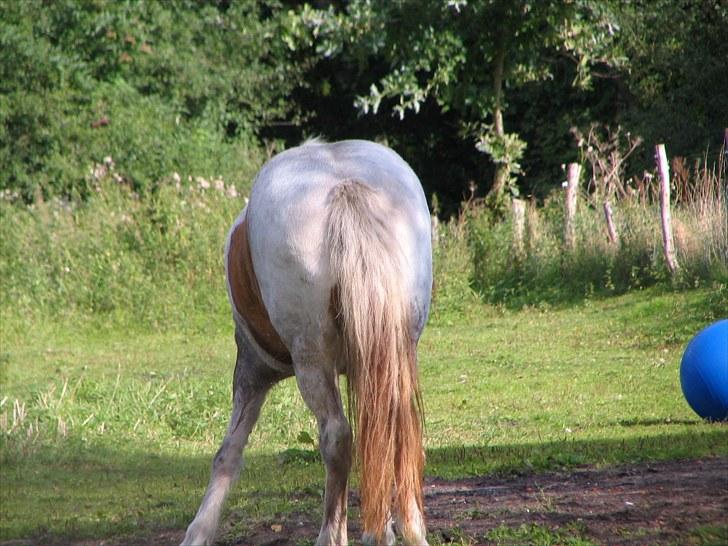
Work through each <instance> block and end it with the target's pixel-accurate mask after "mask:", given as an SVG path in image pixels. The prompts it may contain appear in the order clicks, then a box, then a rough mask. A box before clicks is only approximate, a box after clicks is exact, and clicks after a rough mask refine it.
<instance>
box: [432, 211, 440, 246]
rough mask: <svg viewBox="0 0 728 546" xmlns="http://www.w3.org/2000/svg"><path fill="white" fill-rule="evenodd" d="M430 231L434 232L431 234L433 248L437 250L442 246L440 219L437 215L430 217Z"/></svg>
mask: <svg viewBox="0 0 728 546" xmlns="http://www.w3.org/2000/svg"><path fill="white" fill-rule="evenodd" d="M430 229H431V230H432V231H431V232H430V233H431V237H432V248H437V246H438V245H439V244H440V219H439V218H438V217H437V214H431V215H430Z"/></svg>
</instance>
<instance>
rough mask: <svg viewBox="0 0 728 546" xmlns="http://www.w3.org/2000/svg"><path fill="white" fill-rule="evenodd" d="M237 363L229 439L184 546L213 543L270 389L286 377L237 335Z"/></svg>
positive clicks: (216, 460) (215, 463) (223, 445)
mask: <svg viewBox="0 0 728 546" xmlns="http://www.w3.org/2000/svg"><path fill="white" fill-rule="evenodd" d="M235 340H236V342H237V345H238V356H237V363H236V365H235V376H234V379H233V411H232V416H231V417H230V424H229V426H228V430H227V433H226V434H225V438H224V440H223V442H222V445H221V446H220V449H219V450H218V452H217V454H216V455H215V458H214V459H213V461H212V475H211V477H210V483H209V484H208V486H207V491H206V492H205V496H204V498H203V499H202V503H201V504H200V508H199V510H198V511H197V515H196V516H195V519H194V520H193V521H192V523H190V526H189V527H188V528H187V533H186V534H185V538H184V541H183V542H182V544H183V546H193V545H194V546H198V545H209V544H212V542H213V540H214V538H215V531H216V530H217V525H218V522H219V520H220V513H221V512H222V507H223V503H224V501H225V497H226V496H227V493H228V491H229V490H230V487H231V486H232V485H233V483H235V480H236V479H237V477H238V474H239V472H240V467H241V464H242V451H243V448H244V447H245V444H246V443H247V441H248V436H249V435H250V431H251V430H252V429H253V426H254V425H255V422H256V421H257V420H258V415H259V414H260V408H261V406H262V405H263V401H264V400H265V396H266V394H267V393H268V390H269V389H270V388H271V387H272V386H273V385H274V384H275V383H276V382H277V381H278V380H279V379H282V375H281V374H280V373H279V372H275V371H274V370H272V369H271V368H269V367H267V366H266V365H265V364H264V363H262V362H261V361H260V359H259V358H258V357H257V355H256V354H255V352H254V351H253V350H252V348H250V346H249V345H248V343H247V342H246V341H245V340H244V339H243V338H242V336H241V335H240V332H236V335H235Z"/></svg>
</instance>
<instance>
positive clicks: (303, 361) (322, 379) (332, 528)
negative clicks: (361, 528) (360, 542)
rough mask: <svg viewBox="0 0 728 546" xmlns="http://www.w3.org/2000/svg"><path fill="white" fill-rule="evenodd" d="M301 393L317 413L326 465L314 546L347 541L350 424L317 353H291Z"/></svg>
mask: <svg viewBox="0 0 728 546" xmlns="http://www.w3.org/2000/svg"><path fill="white" fill-rule="evenodd" d="M294 366H295V368H296V380H297V381H298V387H299V389H300V391H301V396H302V397H303V399H304V401H305V402H306V404H307V405H308V407H309V408H310V409H311V411H312V412H313V414H314V415H315V416H316V421H317V422H318V428H319V445H320V449H321V456H322V457H323V460H324V464H325V465H326V491H325V493H324V519H323V522H322V524H321V531H320V532H319V536H318V540H317V541H316V546H324V545H326V546H341V545H343V544H347V530H346V503H347V480H348V477H349V470H350V468H351V443H352V442H351V427H350V426H349V423H348V421H347V420H346V416H345V415H344V409H343V406H342V404H341V396H340V394H339V387H338V376H337V372H336V369H335V366H334V365H333V363H331V364H330V365H329V363H327V362H326V360H325V359H324V358H322V357H320V355H318V354H305V353H303V354H301V353H299V354H298V355H294Z"/></svg>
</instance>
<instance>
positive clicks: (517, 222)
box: [511, 197, 526, 258]
mask: <svg viewBox="0 0 728 546" xmlns="http://www.w3.org/2000/svg"><path fill="white" fill-rule="evenodd" d="M511 212H512V213H513V253H514V254H515V255H516V257H518V258H521V257H523V254H524V251H523V250H524V244H523V233H524V231H525V227H526V202H525V201H524V200H523V199H518V198H516V197H514V198H513V199H511Z"/></svg>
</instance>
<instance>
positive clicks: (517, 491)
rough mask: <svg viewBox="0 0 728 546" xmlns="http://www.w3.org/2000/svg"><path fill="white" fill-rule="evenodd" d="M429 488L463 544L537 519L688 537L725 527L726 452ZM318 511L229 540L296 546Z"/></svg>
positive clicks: (575, 528)
mask: <svg viewBox="0 0 728 546" xmlns="http://www.w3.org/2000/svg"><path fill="white" fill-rule="evenodd" d="M425 495H426V496H425V506H426V514H427V524H428V532H429V533H430V536H431V537H432V538H431V541H432V542H440V543H448V542H451V541H454V542H458V543H460V541H461V540H462V539H463V538H465V539H466V540H465V542H466V543H467V541H468V539H469V540H470V541H471V542H472V543H473V544H488V543H493V542H494V539H492V538H491V539H490V540H489V539H488V538H487V535H488V533H490V532H491V531H492V530H493V529H496V528H500V527H503V526H505V527H508V528H520V527H521V526H523V525H526V526H528V525H532V524H533V525H539V526H542V527H544V528H547V529H549V530H551V531H554V532H562V530H564V529H570V532H569V533H568V534H567V535H565V536H578V537H580V538H585V539H588V540H591V541H593V542H596V543H599V544H609V545H612V544H685V543H687V542H688V539H689V538H690V536H691V533H692V532H693V531H694V530H695V529H696V528H699V527H704V526H723V529H724V530H725V529H726V528H725V525H726V523H727V520H726V510H727V509H728V459H725V458H716V459H706V460H694V461H673V462H666V463H650V464H642V465H635V466H622V467H617V468H610V469H606V470H595V469H593V468H580V469H576V470H572V471H570V472H568V473H561V472H553V473H546V474H532V475H526V476H516V477H492V476H489V477H482V478H471V479H463V480H442V479H428V480H426V493H425ZM350 500H351V503H350V504H352V505H355V504H356V503H357V499H356V498H355V497H354V496H353V495H352V499H350ZM316 516H317V517H315V518H314V517H311V515H310V514H293V515H290V516H288V517H284V518H280V520H278V521H274V522H269V523H267V524H265V525H262V524H259V525H257V526H255V527H253V528H252V530H251V531H250V532H249V533H248V534H247V535H246V536H243V537H239V538H237V539H235V540H234V541H232V542H227V543H226V544H228V545H229V546H232V545H235V546H238V545H248V544H251V545H252V544H254V545H259V546H262V545H265V546H293V545H295V544H301V543H306V540H309V541H310V542H309V543H310V544H313V541H314V540H315V538H316V535H317V533H318V525H319V520H318V514H316ZM279 525H280V526H281V527H278V526H279ZM272 526H276V527H274V528H272ZM359 536H360V529H359V522H358V521H355V520H352V521H350V522H349V537H350V538H351V539H352V542H354V540H353V539H355V538H358V537H359ZM726 538H728V537H726ZM513 540H514V539H513V538H510V539H508V541H509V543H513V542H512V541H513ZM524 540H525V542H526V543H527V542H529V539H527V538H525V539H524ZM515 541H516V542H517V541H518V540H517V539H515ZM726 544H728V541H727V542H726Z"/></svg>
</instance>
